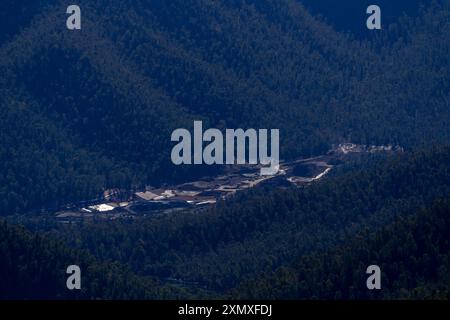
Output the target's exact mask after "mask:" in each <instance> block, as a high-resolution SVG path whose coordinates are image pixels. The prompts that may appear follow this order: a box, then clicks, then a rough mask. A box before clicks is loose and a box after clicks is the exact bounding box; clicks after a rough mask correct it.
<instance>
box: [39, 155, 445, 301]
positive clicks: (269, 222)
mask: <svg viewBox="0 0 450 320" xmlns="http://www.w3.org/2000/svg"><path fill="white" fill-rule="evenodd" d="M449 157H450V152H449V147H436V148H433V149H431V150H428V151H420V152H416V153H412V154H404V155H401V156H395V157H393V158H392V159H389V160H378V161H376V164H375V165H370V166H368V167H362V168H359V169H354V170H350V171H349V172H346V173H341V174H337V175H336V176H335V177H330V178H328V179H326V180H324V181H321V182H318V183H315V184H313V185H311V186H309V187H306V188H304V189H297V190H296V189H293V190H282V191H273V192H267V191H264V190H262V191H258V190H255V191H254V192H249V193H245V194H243V195H241V196H238V197H237V198H236V199H234V200H233V201H231V202H230V203H226V204H224V205H223V206H219V207H218V208H216V209H213V210H210V211H209V212H202V213H201V214H199V213H198V212H191V213H190V212H182V213H180V214H172V215H169V216H163V217H159V218H154V219H140V220H137V221H127V220H124V221H111V222H104V221H98V222H95V221H94V222H92V223H90V222H89V223H79V224H72V225H63V226H55V227H52V226H49V227H48V228H47V231H48V232H50V233H51V234H53V235H55V236H58V237H60V238H61V239H64V240H65V241H67V243H68V244H69V245H70V246H75V247H80V248H84V249H88V250H89V251H90V252H91V253H92V254H93V255H94V256H96V257H97V258H98V259H100V260H116V261H120V262H122V263H125V264H128V265H129V266H130V267H131V268H132V269H133V270H134V271H135V272H137V273H138V274H141V275H149V276H154V277H158V278H160V279H167V278H175V279H180V280H182V281H183V282H187V283H196V284H197V286H198V287H201V288H207V289H210V290H214V291H216V292H217V294H219V293H224V292H226V291H227V290H230V289H232V288H235V287H236V286H239V285H240V284H241V283H242V282H245V281H248V282H250V283H253V281H258V280H257V279H258V278H259V276H260V275H261V273H265V272H271V271H274V270H276V269H277V268H280V267H281V266H283V265H288V266H289V265H290V263H292V262H293V261H294V260H295V259H297V258H299V257H302V256H305V255H308V254H311V253H321V252H323V251H327V250H329V249H331V248H333V247H334V246H336V245H341V244H343V243H346V242H348V241H351V240H352V239H354V237H355V236H357V235H358V234H359V233H360V232H362V231H364V230H367V232H368V234H372V233H373V232H376V231H377V230H379V229H380V228H381V227H384V226H386V225H390V224H391V223H394V222H395V221H397V220H403V219H408V218H407V217H408V216H411V215H413V214H414V213H415V212H417V211H418V210H419V209H420V208H422V207H425V208H428V207H431V205H432V203H433V201H434V200H435V199H437V198H440V197H446V196H448V195H449V194H450V178H449V177H450V158H449ZM424 236H425V235H424ZM349 254H350V255H351V252H350V253H349ZM386 261H387V260H386ZM386 263H387V262H386ZM355 268H356V266H355ZM305 272H307V271H305ZM355 272H356V271H355ZM324 276H325V275H324ZM249 290H250V289H249ZM280 290H281V289H280ZM311 290H312V289H311ZM245 292H247V291H245ZM249 292H250V293H251V292H252V291H249ZM250 293H249V294H250ZM281 294H282V293H280V295H281Z"/></svg>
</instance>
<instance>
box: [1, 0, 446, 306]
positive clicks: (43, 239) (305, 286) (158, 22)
mask: <svg viewBox="0 0 450 320" xmlns="http://www.w3.org/2000/svg"><path fill="white" fill-rule="evenodd" d="M378 2H379V5H380V6H381V7H382V8H383V17H385V18H383V29H382V30H378V31H368V30H367V29H366V28H365V19H366V18H367V15H366V12H365V7H367V6H366V4H365V2H364V1H360V2H358V4H356V1H350V0H349V1H347V2H345V3H344V2H343V4H342V5H339V4H338V1H331V0H330V1H328V0H327V1H325V0H324V1H309V0H216V1H209V0H173V1H156V0H155V1H150V0H135V1H132V3H125V2H122V1H105V0H97V1H92V0H79V1H77V4H78V5H79V6H80V7H81V8H82V29H81V30H79V31H69V30H67V29H66V27H65V21H66V18H67V15H66V8H67V6H68V5H69V4H72V3H71V2H68V1H64V0H45V1H31V0H23V1H20V4H18V3H17V2H16V1H10V0H6V1H2V3H1V4H0V30H1V31H0V217H2V219H3V220H1V221H0V280H1V281H0V299H178V298H244V299H248V298H250V299H252V298H262V299H268V298H274V299H308V298H317V299H323V298H326V299H361V298H362V299H366V298H369V299H372V298H373V299H378V298H381V299H392V298H409V299H417V298H419V299H424V298H438V299H448V298H449V287H450V278H449V272H448V271H449V269H450V260H449V259H450V256H449V241H450V240H449V239H450V238H449V231H448V230H449V227H450V220H449V217H450V216H449V211H450V146H449V143H450V55H449V52H450V7H449V2H448V1H447V0H435V1H431V0H430V1H428V0H415V1H407V2H404V1H398V5H397V2H396V4H393V1H385V0H383V1H378ZM353 15H355V18H354V19H353ZM358 15H359V16H358ZM349 17H350V18H349ZM194 120H202V121H203V123H204V125H205V126H207V127H214V128H218V129H221V130H224V129H226V128H244V129H245V128H279V129H280V148H281V153H280V156H281V158H282V159H283V160H292V159H297V158H306V157H310V156H315V155H323V154H325V153H327V152H328V150H330V148H331V147H332V146H333V145H336V144H339V143H344V142H352V143H358V144H362V145H399V146H401V147H402V148H404V150H405V152H402V153H399V154H389V155H385V156H381V157H375V156H367V157H366V158H364V159H362V160H361V161H358V162H355V163H352V164H349V165H348V166H342V167H339V168H338V169H336V170H333V173H332V174H330V175H329V176H327V177H326V178H324V179H321V180H320V181H317V182H314V183H312V184H311V185H308V186H305V187H301V188H298V187H289V188H283V189H271V188H268V187H264V186H263V187H258V188H254V189H252V190H249V191H246V192H242V193H239V194H238V195H236V196H235V197H233V198H232V199H231V200H227V201H223V202H219V203H218V204H217V205H216V206H214V207H213V208H210V209H208V210H205V211H202V212H201V213H198V212H191V211H182V212H179V213H175V214H172V215H164V216H158V217H154V218H151V219H145V218H139V219H123V220H118V221H104V220H96V219H93V220H90V221H81V222H76V223H70V224H62V223H59V222H56V221H55V220H54V219H53V220H52V219H47V216H45V215H44V216H41V215H40V214H41V213H43V212H44V211H47V210H49V209H52V208H58V207H60V206H63V205H66V204H70V203H73V202H76V201H80V200H86V199H92V198H95V197H98V196H99V195H101V194H102V192H103V191H104V190H106V189H110V188H124V189H127V190H137V189H142V188H144V187H145V186H148V185H152V186H159V185H164V184H171V183H175V182H180V181H187V180H189V179H195V178H198V177H202V176H205V175H210V174H216V173H221V170H222V169H221V168H219V167H208V166H202V165H200V166H174V165H173V164H172V163H171V161H170V150H171V147H172V144H171V142H170V135H171V133H172V131H173V130H174V129H176V128H191V127H192V125H193V121H194ZM71 264H78V265H80V266H81V267H82V270H83V287H82V290H79V291H68V290H67V288H66V286H65V281H66V278H67V275H66V273H65V271H66V267H67V266H68V265H71ZM370 264H378V265H380V267H381V269H382V283H383V290H382V291H376V292H369V291H367V288H366V287H365V279H366V278H367V275H366V273H365V268H366V267H367V265H370Z"/></svg>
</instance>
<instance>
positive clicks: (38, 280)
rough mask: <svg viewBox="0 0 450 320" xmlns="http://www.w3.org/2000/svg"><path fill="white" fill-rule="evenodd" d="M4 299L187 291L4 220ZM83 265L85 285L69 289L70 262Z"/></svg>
mask: <svg viewBox="0 0 450 320" xmlns="http://www.w3.org/2000/svg"><path fill="white" fill-rule="evenodd" d="M0 256H1V257H2V258H1V259H0V275H1V282H0V300H4V299H39V300H42V299H44V300H45V299H52V300H53V299H164V298H172V299H173V298H177V297H188V296H189V291H187V290H183V289H180V288H175V287H171V286H167V285H164V286H163V285H162V284H161V283H158V282H157V281H155V280H152V279H150V278H148V277H147V278H143V277H137V276H136V275H134V274H133V273H132V272H130V270H128V269H126V268H124V267H123V266H121V265H120V264H117V263H107V262H99V261H97V260H95V259H94V258H93V257H92V256H91V255H89V254H87V253H86V252H83V251H77V250H72V249H69V248H68V247H66V246H64V244H62V243H61V242H58V241H55V240H53V239H50V238H48V237H42V236H39V235H35V234H31V233H30V232H28V231H26V230H24V229H23V228H19V227H15V226H11V225H8V224H7V223H5V222H4V221H0ZM74 264H75V265H78V266H79V267H80V269H81V279H82V281H81V290H73V291H71V290H68V289H67V287H66V280H67V278H68V277H69V274H66V269H67V267H68V266H70V265H74Z"/></svg>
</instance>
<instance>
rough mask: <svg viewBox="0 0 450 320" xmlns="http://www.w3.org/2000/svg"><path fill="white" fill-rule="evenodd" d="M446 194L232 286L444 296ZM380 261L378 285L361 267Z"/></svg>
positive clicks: (256, 293) (360, 295) (283, 294)
mask: <svg viewBox="0 0 450 320" xmlns="http://www.w3.org/2000/svg"><path fill="white" fill-rule="evenodd" d="M449 229H450V198H449V197H447V198H446V199H444V200H436V202H435V203H434V204H433V205H432V206H431V207H428V208H423V209H421V210H420V211H419V212H418V213H417V214H415V215H413V216H412V217H407V218H404V217H402V218H399V219H398V220H397V222H396V223H394V224H393V225H389V226H386V227H383V228H382V230H380V231H378V232H376V233H375V234H370V233H369V232H361V233H359V234H358V235H357V236H355V239H354V240H353V241H352V242H350V243H349V244H347V245H345V246H340V247H337V248H333V249H332V250H327V251H325V252H321V253H316V254H312V255H308V256H305V257H302V258H301V259H299V260H297V261H296V262H295V263H293V264H290V265H287V266H283V267H281V268H279V269H278V270H277V271H276V272H274V273H272V274H267V275H266V276H265V277H262V279H259V280H257V281H256V282H253V283H251V282H248V283H246V284H244V285H242V286H241V287H239V289H238V290H235V291H234V292H233V294H232V295H233V296H234V297H235V298H237V297H240V298H244V299H258V298H260V299H311V298H315V299H380V298H381V299H449V298H450V291H449V286H450V277H449V267H450V264H449V261H450V256H449V254H450V241H449V237H448V235H449V233H448V230H449ZM373 264H376V265H379V266H380V268H381V271H382V278H381V279H382V289H381V290H375V291H369V290H367V287H366V279H367V277H368V275H367V274H366V269H367V267H368V266H369V265H373Z"/></svg>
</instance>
